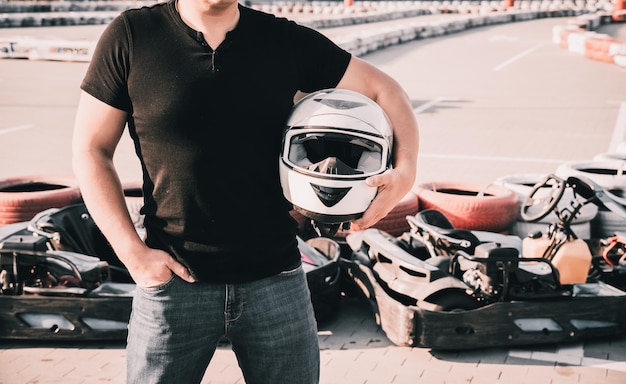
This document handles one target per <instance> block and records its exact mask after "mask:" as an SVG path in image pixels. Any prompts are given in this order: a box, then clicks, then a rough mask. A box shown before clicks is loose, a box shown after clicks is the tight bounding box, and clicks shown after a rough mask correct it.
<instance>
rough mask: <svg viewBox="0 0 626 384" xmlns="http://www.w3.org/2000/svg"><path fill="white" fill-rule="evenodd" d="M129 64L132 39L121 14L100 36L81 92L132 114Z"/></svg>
mask: <svg viewBox="0 0 626 384" xmlns="http://www.w3.org/2000/svg"><path fill="white" fill-rule="evenodd" d="M129 62H130V38H129V33H128V27H127V22H126V19H125V17H124V14H121V15H120V16H118V17H117V18H115V19H114V20H113V21H112V22H111V23H110V24H109V25H107V27H106V28H105V30H104V32H103V34H102V35H101V36H100V39H99V40H98V43H97V45H96V49H95V51H94V55H93V57H92V59H91V62H90V64H89V67H88V69H87V72H86V74H85V77H84V79H83V82H82V83H81V86H80V87H81V89H82V90H83V91H85V92H87V93H89V94H90V95H92V96H93V97H95V98H97V99H99V100H100V101H103V102H104V103H106V104H108V105H110V106H112V107H115V108H118V109H121V110H124V111H128V112H130V110H131V102H130V98H129V96H128V86H127V79H128V73H129Z"/></svg>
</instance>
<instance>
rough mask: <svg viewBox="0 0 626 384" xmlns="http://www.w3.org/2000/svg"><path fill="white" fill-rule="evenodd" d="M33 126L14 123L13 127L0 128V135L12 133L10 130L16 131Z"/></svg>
mask: <svg viewBox="0 0 626 384" xmlns="http://www.w3.org/2000/svg"><path fill="white" fill-rule="evenodd" d="M32 127H34V125H33V124H24V125H16V126H15V127H7V128H0V135H2V134H4V133H12V132H16V131H22V130H24V129H29V128H32Z"/></svg>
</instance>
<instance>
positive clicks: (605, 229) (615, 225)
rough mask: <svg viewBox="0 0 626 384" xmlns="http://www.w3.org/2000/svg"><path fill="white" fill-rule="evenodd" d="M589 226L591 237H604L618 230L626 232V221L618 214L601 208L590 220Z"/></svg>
mask: <svg viewBox="0 0 626 384" xmlns="http://www.w3.org/2000/svg"><path fill="white" fill-rule="evenodd" d="M591 228H592V229H591V237H593V238H598V239H606V238H607V237H612V236H615V234H616V233H618V232H621V233H624V232H626V221H625V220H624V219H623V218H622V217H621V216H619V215H618V214H616V213H614V212H611V211H609V210H608V209H604V208H602V209H600V210H598V215H597V216H596V217H595V218H594V219H593V221H592V222H591ZM583 239H584V238H583Z"/></svg>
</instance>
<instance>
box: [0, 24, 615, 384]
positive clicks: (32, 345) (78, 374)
mask: <svg viewBox="0 0 626 384" xmlns="http://www.w3.org/2000/svg"><path fill="white" fill-rule="evenodd" d="M620 30H624V29H623V28H621V29H620ZM550 54H552V55H554V56H555V59H557V58H560V57H561V56H565V55H566V53H565V52H560V51H559V52H556V53H554V52H553V51H550ZM557 55H558V56H557ZM574 60H578V58H574ZM572 63H573V61H572ZM5 64H7V65H11V64H12V63H8V62H7V63H5ZM31 64H33V63H27V62H24V63H23V65H31ZM594 67H596V66H595V65H594ZM5 68H6V67H5ZM49 68H52V70H54V69H56V68H60V65H58V64H53V65H51V66H50V67H49ZM64 68H67V67H64ZM75 68H76V69H78V70H80V71H82V70H84V68H83V66H82V65H76V66H75ZM570 69H571V68H570ZM608 70H609V71H612V70H613V68H612V67H611V69H608ZM53 73H54V72H53ZM622 74H623V72H622ZM58 86H59V90H62V91H64V90H66V87H75V84H70V85H64V84H60V83H59V84H58ZM61 93H62V92H59V94H61ZM30 97H31V98H32V99H33V100H34V101H33V102H36V101H37V99H38V94H37V93H35V92H33V93H32V94H31V96H30ZM66 97H67V96H66ZM72 102H73V100H69V99H68V100H66V99H64V98H62V97H61V98H59V100H58V104H60V105H61V106H62V107H64V108H65V109H67V111H65V112H62V113H65V114H67V115H71V114H72V113H73V109H72V108H73V104H72ZM7 104H10V103H7ZM55 105H56V104H54V105H50V106H55ZM11 107H12V108H14V109H19V108H23V106H12V105H11ZM504 112H507V113H513V112H514V111H512V110H508V111H504ZM48 116H49V115H47V114H46V115H45V116H44V117H45V118H46V119H49V117H48ZM611 116H613V115H611ZM44 117H41V118H44ZM33 118H39V117H38V116H33ZM423 120H425V121H426V123H427V122H428V121H427V118H426V117H423ZM606 121H608V122H609V123H610V124H612V120H609V119H608V118H607V119H606ZM4 124H6V125H7V126H11V124H14V122H13V121H8V120H7V121H3V125H4ZM16 124H17V123H16ZM65 129H67V127H65ZM24 132H27V131H24ZM59 132H60V129H59ZM426 134H428V132H426ZM58 136H60V133H58V134H57V133H56V132H55V135H53V136H51V137H58ZM6 137H8V136H6ZM30 139H32V140H33V141H37V140H42V139H41V138H35V137H34V136H33V137H31V138H30ZM7 140H8V139H7ZM56 140H60V139H58V138H57V139H56ZM431 150H432V149H431ZM3 151H8V152H9V153H11V152H10V151H11V148H3ZM32 155H33V154H29V156H32ZM10 158H12V159H15V156H13V157H10ZM29 158H30V159H31V160H32V161H39V160H41V163H40V165H39V166H44V167H45V166H46V165H47V164H45V163H44V160H46V159H33V158H31V157H29ZM457 162H458V161H457ZM2 164H3V165H2V168H5V166H7V165H9V163H8V162H6V163H2ZM11 165H12V164H11ZM51 165H52V164H51ZM54 166H58V164H54ZM5 171H6V169H0V172H5ZM0 326H1V325H0ZM319 338H320V345H321V356H322V384H334V383H337V384H339V383H342V384H343V383H347V384H360V383H375V384H379V383H380V384H385V383H428V384H431V383H432V384H437V383H448V384H450V383H478V384H489V383H505V384H516V383H533V384H541V383H558V384H560V383H564V384H566V383H588V384H602V383H607V384H611V383H615V384H618V383H619V384H623V383H626V336H621V337H617V338H612V339H604V340H594V341H588V342H584V343H573V344H561V345H551V346H541V347H527V348H514V349H509V348H490V349H481V350H472V351H463V352H441V351H433V350H431V349H427V348H409V347H400V346H395V345H393V344H392V343H391V342H390V341H389V340H388V339H387V337H386V336H385V334H384V332H382V331H381V329H380V328H379V327H378V326H377V325H376V322H375V320H374V315H373V313H372V311H371V310H370V308H369V306H368V304H367V303H365V302H364V301H362V300H358V299H356V298H345V299H344V301H343V302H342V305H341V306H340V311H339V313H338V314H337V317H336V318H335V319H334V320H333V321H331V322H329V323H327V324H322V325H321V326H320V333H319ZM124 357H125V351H124V344H123V343H53V344H52V343H41V342H0V384H26V383H64V384H87V383H123V382H124V371H125V360H124ZM242 382H243V380H242V377H241V373H240V371H239V369H238V367H237V363H236V360H235V358H234V355H233V353H232V351H230V349H229V348H228V346H226V345H225V346H223V347H221V348H220V349H219V350H218V352H217V353H216V355H215V358H214V360H213V361H212V363H211V365H210V366H209V369H208V371H207V374H206V376H205V379H204V380H203V383H222V384H234V383H242Z"/></svg>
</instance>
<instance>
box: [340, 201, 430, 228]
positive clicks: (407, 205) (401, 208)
mask: <svg viewBox="0 0 626 384" xmlns="http://www.w3.org/2000/svg"><path fill="white" fill-rule="evenodd" d="M418 211H419V200H418V199H417V195H416V194H415V193H413V192H409V193H407V194H406V195H405V196H404V197H403V198H402V199H401V200H400V201H399V202H398V204H396V206H395V207H394V208H393V209H392V210H391V211H390V212H389V213H388V214H387V215H386V216H385V217H383V218H382V219H381V220H380V221H378V222H377V223H376V224H374V225H373V226H372V228H376V229H379V230H381V231H383V232H385V233H388V234H389V235H391V236H400V235H402V234H403V233H404V232H408V231H409V230H410V229H411V227H410V226H409V223H408V222H407V221H406V217H407V216H409V215H410V216H413V215H415V214H416V213H417V212H418ZM363 229H364V228H361V227H359V226H358V225H355V224H351V225H350V229H345V230H339V231H338V232H337V234H336V235H335V236H336V237H338V238H345V237H346V236H348V235H349V234H350V233H353V232H356V231H361V230H363Z"/></svg>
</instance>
